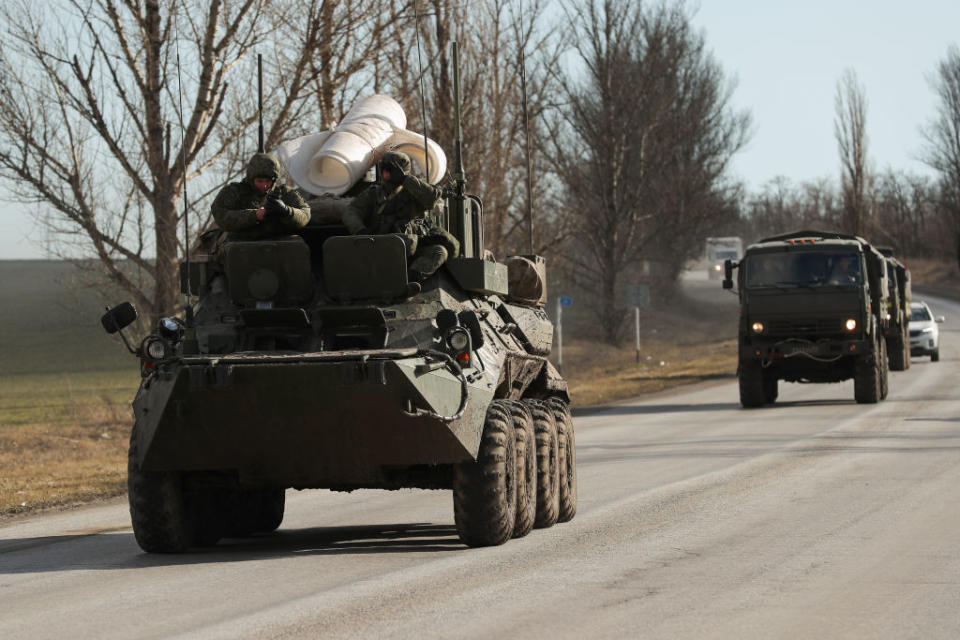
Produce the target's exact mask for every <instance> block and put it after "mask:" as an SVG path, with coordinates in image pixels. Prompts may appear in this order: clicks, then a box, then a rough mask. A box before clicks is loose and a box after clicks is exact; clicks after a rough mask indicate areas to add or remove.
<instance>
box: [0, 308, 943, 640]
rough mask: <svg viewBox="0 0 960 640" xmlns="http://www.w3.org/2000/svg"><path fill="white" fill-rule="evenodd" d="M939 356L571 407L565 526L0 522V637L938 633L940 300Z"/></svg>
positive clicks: (350, 508)
mask: <svg viewBox="0 0 960 640" xmlns="http://www.w3.org/2000/svg"><path fill="white" fill-rule="evenodd" d="M930 302H931V306H932V307H933V308H934V311H935V313H937V314H941V313H942V314H945V315H946V316H947V323H946V324H945V325H942V327H943V329H942V347H941V361H940V362H938V363H931V362H930V361H929V359H928V358H923V359H914V361H913V367H912V368H911V369H910V370H909V371H906V372H900V373H893V374H891V383H890V388H891V391H890V396H889V398H888V399H887V400H886V401H884V402H882V403H880V404H877V405H857V404H855V403H854V401H853V387H852V384H851V383H849V382H847V383H842V384H834V385H793V384H790V385H787V384H782V385H781V392H780V400H779V401H778V402H777V404H776V405H775V406H772V407H767V408H763V409H758V410H751V411H746V410H742V409H740V408H739V405H738V402H737V398H738V396H737V389H736V384H735V381H733V380H732V379H731V380H730V381H725V382H722V383H720V384H712V385H707V386H699V387H694V388H687V389H685V390H681V391H679V392H675V393H673V394H671V395H662V396H658V397H653V398H646V399H644V400H641V401H636V402H629V403H625V404H622V405H618V406H615V407H612V408H608V409H605V410H603V411H598V412H594V413H592V414H589V415H580V416H578V417H577V418H576V428H577V455H578V462H579V465H578V469H579V483H580V508H579V512H578V514H577V517H576V518H575V519H574V520H573V521H572V522H569V523H566V524H562V525H557V526H555V527H553V528H551V529H546V530H536V531H534V532H533V533H532V534H530V535H529V536H527V537H526V538H523V539H520V540H513V541H511V542H509V543H507V544H506V545H505V546H502V547H496V548H487V549H473V550H472V549H467V548H465V547H463V546H461V545H460V544H459V542H458V541H457V538H456V534H455V531H454V528H453V514H452V500H451V497H450V495H449V493H448V492H427V491H400V492H375V491H358V492H354V493H352V494H336V493H330V492H326V491H308V492H299V493H298V492H294V491H290V492H288V494H287V500H288V509H287V517H286V519H285V520H284V523H283V525H282V527H281V528H280V530H279V531H278V532H277V533H276V534H274V535H269V536H263V537H259V538H254V539H248V540H230V541H227V542H225V543H221V545H219V546H217V547H215V548H213V549H209V550H200V551H195V552H191V553H188V554H184V555H179V556H158V555H147V554H144V553H141V552H140V550H139V548H138V547H137V545H136V542H135V541H134V539H133V534H132V533H131V531H130V528H129V517H128V515H127V512H126V505H125V503H121V502H116V503H112V504H108V505H101V506H97V507H92V508H86V509H81V510H77V511H73V512H66V513H60V514H55V515H49V516H39V517H33V518H30V519H27V520H23V521H19V522H17V523H14V524H12V525H7V526H5V527H2V528H0V638H5V639H9V638H45V637H46V638H65V637H71V638H74V637H84V638H125V639H126V638H141V637H197V638H237V637H250V638H317V637H332V638H340V637H365V638H381V637H393V638H410V637H428V638H493V637H521V636H526V637H531V638H540V637H550V638H583V637H601V638H621V637H641V636H642V637H645V638H771V637H776V638H794V637H797V638H800V637H804V638H814V637H817V638H819V637H831V638H912V637H924V638H928V637H933V638H957V637H960V511H958V508H957V505H958V504H960V395H958V393H957V385H956V381H957V380H958V379H960V378H958V374H960V371H958V369H960V360H958V354H960V348H958V345H960V341H958V337H957V333H958V331H960V305H957V304H953V303H948V302H946V301H937V300H930Z"/></svg>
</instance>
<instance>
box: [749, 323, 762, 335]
mask: <svg viewBox="0 0 960 640" xmlns="http://www.w3.org/2000/svg"><path fill="white" fill-rule="evenodd" d="M750 328H751V329H753V332H754V333H763V323H762V322H754V323H753V324H752V325H750Z"/></svg>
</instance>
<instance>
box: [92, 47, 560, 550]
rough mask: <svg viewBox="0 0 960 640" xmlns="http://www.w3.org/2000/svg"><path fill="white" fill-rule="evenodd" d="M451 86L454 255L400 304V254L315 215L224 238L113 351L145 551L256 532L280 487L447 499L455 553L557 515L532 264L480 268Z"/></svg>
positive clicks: (109, 322) (551, 379) (542, 335)
mask: <svg viewBox="0 0 960 640" xmlns="http://www.w3.org/2000/svg"><path fill="white" fill-rule="evenodd" d="M454 71H455V77H454V88H455V100H454V103H455V107H454V121H455V126H456V134H455V137H456V148H455V166H456V169H455V175H454V177H455V187H454V189H453V190H452V191H451V193H450V194H449V196H448V197H447V199H446V201H445V203H444V206H443V207H441V209H442V210H440V211H437V210H435V211H434V215H435V222H436V223H437V224H438V225H440V226H442V227H443V228H444V229H446V230H447V231H448V232H449V233H451V234H452V235H453V236H454V237H455V238H456V239H457V240H458V241H459V243H460V255H459V256H458V257H455V258H451V259H449V260H447V261H446V263H444V265H443V266H442V267H441V268H440V270H439V271H437V272H436V273H434V274H433V275H432V276H430V277H429V278H428V279H426V280H425V281H424V282H422V283H421V287H415V286H411V284H410V283H409V282H408V279H407V278H408V271H407V268H408V265H407V247H406V245H405V243H404V241H403V239H402V238H401V237H400V236H398V235H394V234H390V235H355V236H350V235H347V231H346V228H345V227H344V226H343V225H342V224H339V223H338V222H337V221H338V220H339V215H337V214H336V212H337V211H342V210H343V209H344V208H345V203H344V202H343V201H337V199H335V198H322V199H321V200H322V201H323V202H317V203H311V207H312V218H311V222H310V223H309V224H308V225H307V226H306V227H305V228H303V229H302V230H301V231H300V232H299V233H298V235H296V236H289V237H282V238H272V239H263V240H256V241H249V240H248V241H242V240H229V241H226V242H223V243H222V245H220V246H217V247H216V249H215V250H210V251H208V255H203V256H197V257H195V258H194V259H193V260H191V261H189V263H188V264H184V265H181V281H182V285H183V290H184V292H186V293H188V294H198V295H199V302H198V304H196V305H195V306H188V308H187V310H186V313H185V317H184V318H183V319H179V318H164V319H161V320H160V322H159V324H158V327H157V332H156V333H155V334H154V335H150V336H148V337H146V338H145V339H144V340H143V342H141V343H140V346H139V347H138V348H137V349H133V348H130V345H129V344H128V345H127V346H128V348H130V350H131V351H132V352H134V353H136V355H137V356H138V357H139V358H140V363H141V371H142V373H143V380H142V383H141V385H140V389H139V391H138V392H137V395H136V398H135V399H134V401H133V408H134V418H135V423H134V425H133V431H132V434H131V438H130V452H129V468H128V488H129V499H130V514H131V518H132V521H133V530H134V535H135V537H136V539H137V542H138V544H139V545H140V547H141V548H143V549H144V550H145V551H149V552H160V553H170V552H181V551H184V550H186V549H188V548H190V547H192V546H199V545H210V544H214V543H216V542H217V541H218V540H219V539H220V538H223V537H236V536H246V535H250V534H252V533H256V532H265V531H272V530H274V529H276V528H277V527H278V526H279V525H280V523H281V520H282V519H283V512H284V500H285V498H284V496H285V490H286V489H288V488H295V489H308V488H326V489H333V490H336V491H352V490H355V489H366V488H377V489H401V488H408V487H409V488H423V489H452V491H453V511H454V521H455V523H456V529H457V532H458V534H459V536H460V539H461V540H462V541H463V542H464V543H466V544H467V545H470V546H488V545H499V544H503V543H504V542H506V541H507V540H509V539H510V538H511V537H521V536H524V535H527V534H528V533H529V532H530V531H531V530H532V529H533V528H534V527H550V526H552V525H553V524H555V523H557V522H565V521H568V520H570V519H571V518H573V517H574V514H575V513H576V508H577V472H576V450H575V445H574V432H573V422H572V420H571V417H570V410H569V400H570V398H569V395H568V391H567V384H566V382H565V381H564V380H563V378H562V377H561V376H560V374H559V373H558V371H557V370H556V368H555V367H554V366H553V365H552V364H551V363H550V362H549V360H548V359H547V356H548V355H549V354H550V349H551V344H552V340H553V326H552V324H551V323H550V320H549V319H548V317H547V314H546V313H545V312H544V310H543V305H544V303H545V302H546V273H545V265H544V261H543V259H542V258H540V257H539V256H513V257H511V258H509V259H508V260H507V261H506V263H501V262H497V261H495V260H493V259H492V258H490V257H489V256H488V254H487V252H485V250H484V246H483V219H482V213H483V211H482V206H481V203H480V200H479V198H476V197H475V196H469V195H467V194H465V193H464V183H465V180H464V178H463V169H462V162H461V160H460V142H459V140H460V135H459V97H458V89H459V83H458V81H457V77H456V51H454ZM331 212H333V215H331ZM418 289H419V290H418ZM188 299H189V295H188ZM135 319H136V312H135V311H134V309H133V307H132V306H131V305H130V304H129V303H123V304H121V305H118V306H117V307H115V308H113V309H111V310H110V311H108V312H107V313H106V314H105V315H104V317H103V320H102V322H103V326H104V328H105V329H106V330H107V331H108V332H118V331H120V332H121V333H120V335H121V336H122V335H123V333H122V329H123V327H125V326H127V325H129V324H130V323H131V322H133V321H134V320H135ZM124 341H125V342H126V338H124Z"/></svg>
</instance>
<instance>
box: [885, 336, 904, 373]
mask: <svg viewBox="0 0 960 640" xmlns="http://www.w3.org/2000/svg"><path fill="white" fill-rule="evenodd" d="M887 351H888V352H889V357H890V370H891V371H905V370H906V368H907V365H906V362H905V358H904V354H905V353H906V352H905V350H904V348H903V340H902V339H901V338H899V337H898V338H896V339H894V340H891V341H890V344H888V345H887Z"/></svg>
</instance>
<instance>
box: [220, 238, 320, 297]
mask: <svg viewBox="0 0 960 640" xmlns="http://www.w3.org/2000/svg"><path fill="white" fill-rule="evenodd" d="M220 251H221V256H222V261H223V266H224V270H225V271H226V273H227V281H228V282H229V286H230V299H231V300H233V301H234V302H236V303H237V304H240V305H241V306H255V305H256V304H257V303H262V302H266V301H270V302H272V303H275V304H283V303H293V304H297V303H303V302H306V301H307V300H309V299H310V298H311V297H312V296H313V275H312V274H311V273H310V249H309V247H307V244H306V243H305V242H304V241H303V240H302V239H300V238H298V237H296V236H291V237H289V238H282V239H278V240H255V241H238V240H234V241H231V242H228V243H226V244H224V245H223V248H222V249H221V250H220Z"/></svg>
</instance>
